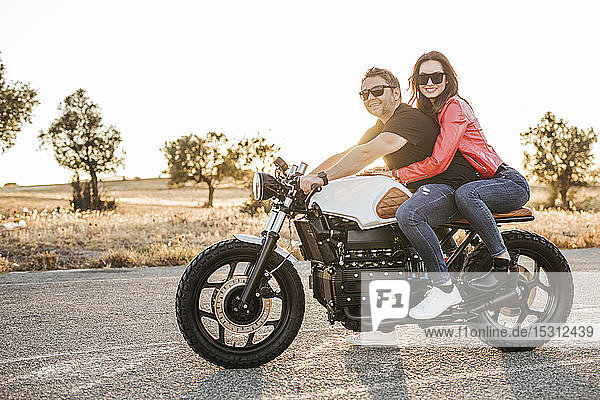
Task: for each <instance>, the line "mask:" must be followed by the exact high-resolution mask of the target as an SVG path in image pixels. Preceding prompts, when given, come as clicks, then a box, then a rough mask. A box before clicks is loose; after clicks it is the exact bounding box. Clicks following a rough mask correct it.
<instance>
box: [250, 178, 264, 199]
mask: <svg viewBox="0 0 600 400" xmlns="http://www.w3.org/2000/svg"><path fill="white" fill-rule="evenodd" d="M252 193H254V198H255V199H256V200H262V199H261V198H260V197H261V196H262V179H261V177H260V172H257V173H255V174H254V179H253V180H252Z"/></svg>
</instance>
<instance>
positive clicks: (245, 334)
mask: <svg viewBox="0 0 600 400" xmlns="http://www.w3.org/2000/svg"><path fill="white" fill-rule="evenodd" d="M254 261H255V256H254V257H253V256H243V255H237V256H235V257H231V258H229V259H225V260H222V261H221V262H219V263H218V264H217V265H214V266H211V267H210V269H209V270H207V271H206V273H205V274H203V278H202V280H201V281H200V282H199V283H198V285H197V286H196V288H195V290H194V297H193V298H194V304H195V313H194V316H193V319H194V323H195V325H196V328H197V331H198V332H199V333H200V335H202V336H203V337H204V339H206V340H209V341H211V342H212V343H213V344H214V345H216V346H218V347H221V348H222V349H224V350H227V351H229V352H232V351H233V352H236V351H239V352H244V353H245V352H248V351H251V350H259V349H260V348H261V347H263V346H268V345H269V342H270V341H271V339H275V338H276V337H277V336H278V334H279V333H280V331H281V330H283V329H284V328H285V325H286V323H287V321H288V320H289V317H290V312H291V299H289V298H288V297H289V293H291V288H288V287H286V284H288V283H287V282H286V281H285V280H284V279H282V278H281V276H280V275H279V274H278V272H277V271H274V273H273V275H272V277H271V279H270V280H269V281H268V284H267V285H268V286H266V288H267V289H268V290H267V289H263V291H262V292H261V296H260V297H256V296H255V297H253V298H250V299H249V300H248V308H247V309H243V310H239V309H238V310H236V308H237V307H236V305H237V302H236V298H237V297H239V296H240V295H241V292H242V290H243V288H244V287H245V284H246V282H247V279H248V274H249V271H250V267H251V265H252V264H251V263H253V262H254ZM268 268H269V267H268ZM269 292H270V293H269ZM264 293H266V295H265V296H266V297H264V296H263V294H264Z"/></svg>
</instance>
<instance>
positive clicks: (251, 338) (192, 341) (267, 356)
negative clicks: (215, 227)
mask: <svg viewBox="0 0 600 400" xmlns="http://www.w3.org/2000/svg"><path fill="white" fill-rule="evenodd" d="M260 249H261V246H260V245H257V244H253V243H246V242H242V241H240V240H238V239H231V240H226V241H222V242H219V243H216V244H214V245H212V246H211V247H209V248H208V249H206V250H204V251H203V252H202V253H200V254H199V255H198V256H197V257H196V258H194V260H192V262H190V264H189V265H188V267H187V268H186V270H185V272H184V273H183V276H182V277H181V280H180V282H179V286H178V288H177V298H176V303H175V308H176V314H177V323H178V325H179V329H180V331H181V333H182V334H183V337H184V338H185V340H186V341H187V343H188V344H189V346H190V347H191V348H192V349H193V350H194V351H195V352H196V353H197V354H199V355H200V356H201V357H203V358H204V359H206V360H207V361H209V362H211V363H213V364H217V365H220V366H222V367H225V368H253V367H258V366H260V365H263V364H265V363H267V362H269V361H271V360H273V359H274V358H275V357H277V356H279V355H280V354H281V353H283V351H285V349H286V348H287V347H288V346H289V345H290V344H291V343H292V341H293V340H294V338H295V337H296V335H297V334H298V330H299V329H300V325H301V324H302V319H303V317H304V289H303V287H302V281H301V280H300V277H299V276H298V272H297V271H296V269H294V267H293V265H292V263H291V262H290V261H285V262H284V258H283V257H281V256H280V255H279V254H277V253H273V255H272V256H271V258H270V259H269V260H268V262H267V271H273V270H274V269H275V268H277V267H278V266H280V267H279V268H278V269H277V270H276V271H274V272H273V274H272V276H273V278H272V279H271V280H270V281H269V284H271V283H273V284H275V283H276V284H277V286H278V288H279V290H274V291H273V293H277V294H276V295H274V297H273V298H272V300H273V301H274V300H275V298H278V299H280V303H281V306H280V309H281V312H280V314H281V315H280V319H279V320H276V321H272V320H268V321H267V322H266V323H265V324H264V325H263V326H261V328H259V330H258V331H257V332H254V333H249V334H248V339H245V340H247V341H246V342H245V343H246V344H245V345H244V346H242V347H240V346H236V344H237V343H235V342H233V344H232V343H231V340H233V339H237V336H243V334H242V333H239V334H238V333H236V334H234V333H232V331H230V330H226V329H225V327H224V326H223V324H222V323H221V322H220V321H222V319H221V320H219V318H218V317H219V314H218V313H217V312H215V306H214V304H215V303H214V302H215V299H216V298H217V297H218V296H216V293H217V292H218V291H219V290H220V288H221V287H223V285H224V284H225V283H226V282H230V281H232V278H233V279H236V278H237V279H240V278H241V279H243V275H239V274H235V275H234V273H235V270H236V268H237V266H238V264H240V263H241V264H245V265H247V266H246V267H245V268H246V272H247V270H248V268H249V266H250V265H251V264H252V263H254V262H255V261H256V259H257V257H258V254H259V252H260ZM282 262H283V264H282ZM280 264H281V265H280ZM228 268H229V269H228ZM219 271H229V272H228V273H227V278H225V280H223V281H215V278H213V276H214V275H215V274H217V275H218V274H219V273H220V272H219ZM211 279H212V280H211ZM273 279H275V282H273ZM211 289H214V292H213V294H212V295H209V297H210V296H212V297H211V300H210V301H209V302H205V303H209V304H210V305H209V306H206V305H204V306H203V305H202V304H203V303H202V296H204V295H203V294H202V293H203V292H202V291H203V290H207V291H208V293H210V290H211ZM264 299H265V298H263V297H262V296H261V297H259V298H258V299H255V300H253V301H254V305H255V306H256V307H255V308H256V309H257V310H256V312H257V313H260V312H263V313H264V314H266V311H264V310H263V309H262V308H261V307H264V306H262V304H264V301H265V300H264ZM251 300H252V299H251ZM269 301H270V300H269ZM225 302H226V300H225V299H224V300H223V304H225ZM249 303H250V301H249ZM269 304H270V303H269ZM203 307H204V309H203ZM251 308H252V307H251ZM269 312H271V311H269ZM221 315H223V314H221ZM257 315H258V314H257ZM221 318H222V317H221ZM257 318H258V317H257ZM265 319H268V317H267V318H265ZM211 320H213V321H214V322H211ZM250 322H252V321H250V320H249V322H248V325H246V327H248V326H250ZM209 325H210V326H209ZM242 325H243V324H242ZM269 325H272V326H273V331H272V332H270V333H269V332H268V330H269ZM215 326H216V328H215ZM211 328H213V331H214V332H216V330H218V334H215V333H214V332H212V333H211ZM261 329H264V330H265V331H266V332H262V333H261V331H260V330H261ZM226 332H227V333H226ZM227 335H230V336H231V337H230V339H231V340H230V343H228V339H227ZM235 335H237V336H235ZM255 335H256V336H261V335H266V337H264V338H263V339H261V341H259V342H258V343H256V342H255V341H256V340H255V338H256V336H255Z"/></svg>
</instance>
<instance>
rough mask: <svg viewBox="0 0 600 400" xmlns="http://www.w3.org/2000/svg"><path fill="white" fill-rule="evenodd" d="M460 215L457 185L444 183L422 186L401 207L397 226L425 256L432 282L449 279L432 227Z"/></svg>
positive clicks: (420, 253) (418, 251) (437, 284)
mask: <svg viewBox="0 0 600 400" xmlns="http://www.w3.org/2000/svg"><path fill="white" fill-rule="evenodd" d="M457 215H458V210H457V208H456V205H455V203H454V188H453V187H452V186H450V185H445V184H438V183H434V184H429V185H423V186H421V187H420V188H419V190H417V191H416V192H415V194H413V195H412V197H410V198H409V199H408V200H406V201H405V202H404V203H402V204H401V205H400V207H398V210H397V211H396V219H397V220H398V225H400V229H401V230H402V232H403V233H404V235H405V236H406V237H407V238H408V240H409V241H410V243H411V244H412V245H413V246H414V248H415V249H416V250H417V253H419V255H420V256H421V258H422V259H423V262H424V263H425V267H426V268H427V271H429V273H430V274H429V275H430V278H431V281H432V283H433V285H435V286H439V285H441V284H443V283H446V282H447V281H448V280H450V276H449V275H448V267H447V266H446V262H445V261H444V256H443V255H442V249H441V248H440V242H439V240H438V237H437V236H436V234H435V232H434V231H433V229H432V227H435V226H438V225H441V224H444V223H447V222H449V221H451V220H452V219H454V218H455V217H456V216H457Z"/></svg>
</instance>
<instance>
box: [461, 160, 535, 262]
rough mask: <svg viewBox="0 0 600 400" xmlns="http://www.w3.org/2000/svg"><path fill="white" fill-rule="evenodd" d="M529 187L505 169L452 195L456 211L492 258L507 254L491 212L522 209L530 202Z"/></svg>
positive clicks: (520, 176) (517, 176) (519, 177)
mask: <svg viewBox="0 0 600 400" xmlns="http://www.w3.org/2000/svg"><path fill="white" fill-rule="evenodd" d="M529 195H530V191H529V185H528V184H527V180H526V179H525V177H524V176H523V175H521V174H520V173H519V172H518V171H517V170H516V169H514V168H510V167H504V169H503V170H501V171H499V172H497V173H496V174H495V175H494V176H493V177H492V178H490V179H484V180H479V181H473V182H469V183H465V184H464V185H462V186H461V187H459V188H458V189H456V193H455V196H454V200H455V202H456V208H458V211H459V212H460V213H461V214H462V216H463V217H465V218H466V219H467V221H469V223H470V224H471V226H472V227H473V229H474V230H475V231H476V232H477V233H478V234H479V237H481V240H482V241H483V243H485V245H486V246H487V248H488V250H489V252H490V254H491V256H492V257H497V256H499V255H500V254H502V253H503V252H505V251H506V246H505V245H504V241H503V240H502V236H500V231H498V226H497V225H496V221H494V217H493V216H492V213H505V212H509V211H513V210H516V209H518V208H520V207H523V205H525V203H527V201H528V200H529Z"/></svg>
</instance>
